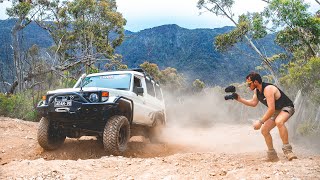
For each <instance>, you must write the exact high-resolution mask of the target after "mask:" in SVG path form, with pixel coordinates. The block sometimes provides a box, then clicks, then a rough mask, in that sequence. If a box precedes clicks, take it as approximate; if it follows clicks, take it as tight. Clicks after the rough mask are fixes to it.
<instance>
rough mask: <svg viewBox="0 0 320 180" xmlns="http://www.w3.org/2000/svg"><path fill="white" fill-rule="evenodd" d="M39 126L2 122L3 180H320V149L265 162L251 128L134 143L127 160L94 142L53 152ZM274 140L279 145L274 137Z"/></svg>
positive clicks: (172, 134) (76, 142) (73, 142)
mask: <svg viewBox="0 0 320 180" xmlns="http://www.w3.org/2000/svg"><path fill="white" fill-rule="evenodd" d="M37 126H38V123H35V122H25V121H21V120H17V119H10V118H5V117H0V139H1V140H0V179H148V180H149V179H319V178H320V154H319V151H318V149H315V150H313V149H311V148H310V147H307V146H305V145H304V146H303V145H300V144H293V146H294V148H295V152H296V154H297V155H298V157H299V159H297V160H294V161H291V162H289V161H287V160H286V159H284V157H283V154H282V152H281V151H280V150H281V145H280V146H279V144H281V143H279V142H276V143H275V144H276V145H277V146H276V147H277V150H278V152H279V156H280V161H278V162H274V163H271V162H264V161H263V160H262V159H263V158H264V155H265V152H264V149H265V147H264V142H263V139H262V137H261V135H260V133H259V132H258V131H253V130H252V128H251V127H250V126H249V125H234V124H224V125H217V126H216V127H215V128H213V129H200V128H198V129H191V130H190V129H189V130H179V129H174V128H173V129H171V130H168V131H167V135H166V136H167V137H166V138H167V140H168V144H166V145H164V144H150V143H149V142H148V141H147V140H144V139H143V138H142V137H133V138H132V139H131V142H130V144H129V151H128V152H127V153H126V154H125V155H124V156H118V157H115V156H107V155H106V154H105V152H104V151H103V145H102V144H101V143H99V142H98V141H97V140H96V139H95V138H93V137H82V138H80V139H67V140H66V142H65V143H64V144H63V146H62V147H61V148H60V149H58V150H55V151H44V150H43V149H42V148H41V147H40V146H39V145H38V143H37V140H36V133H37ZM273 133H274V134H275V135H274V137H275V138H274V139H279V137H278V136H277V135H278V134H277V132H276V131H275V132H273Z"/></svg>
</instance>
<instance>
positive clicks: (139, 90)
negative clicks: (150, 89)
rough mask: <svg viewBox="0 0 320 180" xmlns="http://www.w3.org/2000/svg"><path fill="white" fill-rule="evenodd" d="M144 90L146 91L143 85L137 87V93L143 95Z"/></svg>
mask: <svg viewBox="0 0 320 180" xmlns="http://www.w3.org/2000/svg"><path fill="white" fill-rule="evenodd" d="M143 92H144V90H143V87H137V88H136V93H137V94H138V95H143Z"/></svg>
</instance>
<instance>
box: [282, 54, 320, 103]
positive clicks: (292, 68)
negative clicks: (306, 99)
mask: <svg viewBox="0 0 320 180" xmlns="http://www.w3.org/2000/svg"><path fill="white" fill-rule="evenodd" d="M287 68H288V74H287V75H285V76H284V77H283V78H282V82H283V83H284V84H285V85H286V86H293V85H294V86H296V87H300V88H301V89H302V91H303V92H304V93H307V94H308V95H309V96H310V97H312V98H311V99H312V101H314V102H316V103H318V104H320V93H319V92H320V71H319V69H320V58H318V57H317V58H311V59H310V60H308V61H305V60H300V61H296V62H294V63H290V64H289V65H288V67H287Z"/></svg>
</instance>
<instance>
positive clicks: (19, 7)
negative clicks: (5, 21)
mask: <svg viewBox="0 0 320 180" xmlns="http://www.w3.org/2000/svg"><path fill="white" fill-rule="evenodd" d="M31 8H32V6H31V4H30V3H29V2H16V3H13V6H12V7H11V8H7V12H6V13H7V15H8V16H10V17H14V18H20V17H26V16H27V15H28V14H29V12H30V10H31Z"/></svg>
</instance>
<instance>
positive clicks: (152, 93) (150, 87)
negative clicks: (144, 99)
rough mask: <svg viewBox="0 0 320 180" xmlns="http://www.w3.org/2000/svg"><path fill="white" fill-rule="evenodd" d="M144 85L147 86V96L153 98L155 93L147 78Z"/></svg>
mask: <svg viewBox="0 0 320 180" xmlns="http://www.w3.org/2000/svg"><path fill="white" fill-rule="evenodd" d="M146 85H147V91H148V94H149V95H151V96H153V97H154V96H155V93H154V88H153V84H152V82H151V81H150V80H149V79H148V78H146Z"/></svg>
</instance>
